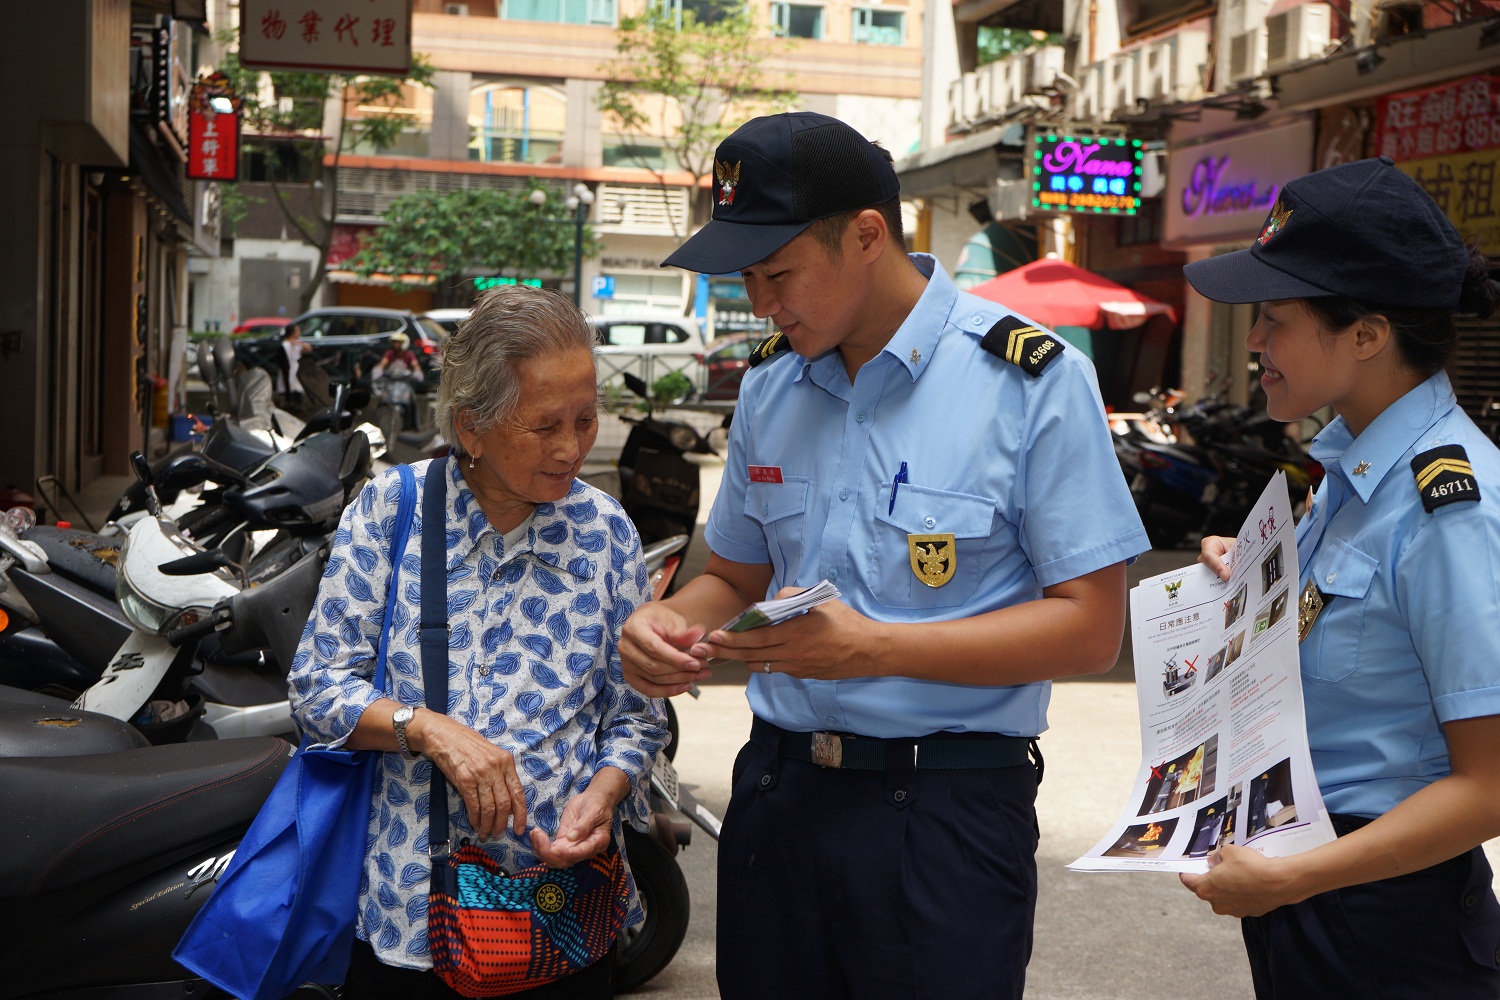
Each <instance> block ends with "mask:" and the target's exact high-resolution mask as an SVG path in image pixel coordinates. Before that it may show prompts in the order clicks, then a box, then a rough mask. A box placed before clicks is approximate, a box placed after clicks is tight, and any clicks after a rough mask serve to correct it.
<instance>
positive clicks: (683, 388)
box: [651, 372, 693, 406]
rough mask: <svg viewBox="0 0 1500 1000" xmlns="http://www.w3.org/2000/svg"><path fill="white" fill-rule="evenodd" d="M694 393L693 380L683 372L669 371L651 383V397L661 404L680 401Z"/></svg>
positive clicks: (666, 404) (667, 404)
mask: <svg viewBox="0 0 1500 1000" xmlns="http://www.w3.org/2000/svg"><path fill="white" fill-rule="evenodd" d="M692 394H693V380H692V379H690V378H688V377H687V376H686V375H684V374H682V372H668V373H667V374H665V375H663V376H662V377H661V378H659V379H657V380H656V381H655V382H652V383H651V398H652V399H654V400H656V402H657V405H659V406H669V405H671V404H673V403H680V402H682V401H683V400H685V399H687V398H688V397H689V396H691V395H692Z"/></svg>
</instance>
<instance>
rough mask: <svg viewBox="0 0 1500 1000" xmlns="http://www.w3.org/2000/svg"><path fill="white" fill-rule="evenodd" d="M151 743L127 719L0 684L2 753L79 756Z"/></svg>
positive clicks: (4, 756)
mask: <svg viewBox="0 0 1500 1000" xmlns="http://www.w3.org/2000/svg"><path fill="white" fill-rule="evenodd" d="M148 745H149V744H148V743H147V741H146V737H145V736H144V735H143V734H142V733H141V731H140V730H139V729H136V728H135V727H134V726H132V725H131V724H130V723H128V722H123V721H121V720H119V719H114V718H111V717H109V716H107V715H100V714H98V713H97V712H85V711H82V710H80V709H76V708H73V707H72V706H71V705H70V704H68V702H66V701H64V700H63V699H61V698H52V697H49V696H48V695H44V694H38V693H36V692H34V691H22V690H20V689H18V688H13V687H0V758H6V759H11V758H16V757H81V756H84V755H89V754H102V753H110V752H112V751H117V750H135V749H138V748H140V747H144V746H148Z"/></svg>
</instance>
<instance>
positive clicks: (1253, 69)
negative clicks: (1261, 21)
mask: <svg viewBox="0 0 1500 1000" xmlns="http://www.w3.org/2000/svg"><path fill="white" fill-rule="evenodd" d="M1265 71H1266V29H1265V28H1253V29H1251V30H1250V31H1245V32H1241V33H1240V34H1238V35H1235V36H1234V38H1232V39H1230V42H1229V79H1230V80H1231V81H1232V82H1234V83H1240V82H1241V81H1244V80H1253V79H1255V78H1256V77H1258V76H1260V75H1261V74H1263V73H1265Z"/></svg>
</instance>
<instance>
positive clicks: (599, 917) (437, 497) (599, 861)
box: [419, 458, 630, 997]
mask: <svg viewBox="0 0 1500 1000" xmlns="http://www.w3.org/2000/svg"><path fill="white" fill-rule="evenodd" d="M446 465H447V459H446V458H440V459H437V460H435V461H434V462H433V463H432V464H431V465H430V466H428V470H427V478H426V485H425V487H424V489H423V496H422V504H423V506H422V575H421V579H422V580H423V581H424V582H425V581H428V580H442V579H444V578H445V572H444V571H445V569H446V565H445V562H444V560H445V558H446V551H445V538H444V534H443V527H444V520H445V519H444V516H443V515H444V511H445V509H446V508H445V504H446V501H447V488H448V472H447V468H446ZM429 526H431V527H430V528H429ZM419 635H420V642H421V647H422V683H423V687H424V688H425V689H426V699H427V707H428V708H431V709H432V710H433V711H435V712H442V711H444V710H445V709H446V707H447V705H448V600H447V594H446V593H445V592H444V591H443V590H441V589H439V588H437V587H423V588H422V618H421V626H420V632H419ZM438 706H442V707H438ZM430 801H431V802H433V803H435V804H437V803H441V804H443V805H444V806H446V803H447V802H448V780H447V778H446V777H444V775H443V772H442V771H440V770H438V769H437V768H435V767H434V768H432V793H431V795H430ZM428 824H429V827H428V837H427V842H428V844H429V845H430V848H429V850H430V851H431V858H432V881H431V890H430V898H429V900H428V908H427V944H428V948H429V949H430V950H431V954H432V970H433V971H434V972H435V973H437V975H438V977H439V978H440V979H442V980H443V982H445V983H447V984H448V985H449V986H450V987H452V988H453V989H455V990H457V991H458V992H459V993H461V994H462V995H464V996H466V997H488V996H505V995H508V994H511V993H519V992H521V991H523V990H531V989H536V988H537V987H539V986H545V985H546V984H547V983H550V982H553V981H554V980H558V979H562V978H564V977H566V976H571V975H573V974H574V973H576V972H581V971H582V970H583V969H585V968H587V967H588V966H590V965H593V964H594V963H595V962H597V961H599V960H600V959H602V958H604V957H605V956H606V955H608V954H609V952H610V949H612V948H613V947H614V944H615V936H616V934H618V933H619V930H620V928H621V927H622V926H623V925H624V923H625V915H626V913H627V911H628V908H629V902H630V899H629V895H628V892H627V890H626V886H625V863H624V860H623V859H622V858H621V857H620V852H619V848H618V847H617V846H616V845H615V844H614V843H613V842H611V844H610V846H609V848H608V849H607V850H606V851H604V852H603V853H601V854H598V855H596V856H594V857H592V858H589V859H588V860H586V861H580V862H579V863H578V864H576V865H573V866H572V867H570V868H548V867H547V866H545V865H536V866H535V867H532V868H526V869H523V870H521V871H518V872H516V873H514V874H509V873H507V872H506V871H505V870H504V869H502V868H501V867H500V866H499V865H498V864H496V863H495V861H494V859H492V858H491V857H490V856H489V855H488V854H486V853H485V852H484V851H483V850H481V849H480V848H478V847H474V846H470V845H467V844H466V845H464V846H461V847H459V849H458V850H457V851H454V852H452V853H449V850H448V847H449V840H448V810H447V808H438V807H436V806H434V807H433V808H431V809H430V810H429V811H428Z"/></svg>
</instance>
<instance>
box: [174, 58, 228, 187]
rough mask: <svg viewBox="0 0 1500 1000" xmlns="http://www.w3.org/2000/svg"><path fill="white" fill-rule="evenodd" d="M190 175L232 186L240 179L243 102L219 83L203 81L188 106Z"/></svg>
mask: <svg viewBox="0 0 1500 1000" xmlns="http://www.w3.org/2000/svg"><path fill="white" fill-rule="evenodd" d="M187 133H188V167H187V175H188V177H189V178H191V179H192V180H196V181H225V182H228V183H233V182H234V181H237V180H239V177H240V102H239V99H238V98H236V97H234V96H233V95H232V94H231V93H230V92H229V90H228V88H227V86H223V85H221V84H220V82H219V81H216V80H212V79H211V80H205V81H200V82H199V83H198V84H197V85H196V86H195V87H193V96H192V99H191V100H190V101H189V102H188V128H187Z"/></svg>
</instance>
